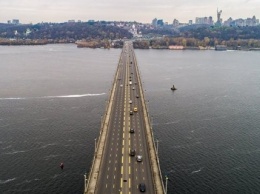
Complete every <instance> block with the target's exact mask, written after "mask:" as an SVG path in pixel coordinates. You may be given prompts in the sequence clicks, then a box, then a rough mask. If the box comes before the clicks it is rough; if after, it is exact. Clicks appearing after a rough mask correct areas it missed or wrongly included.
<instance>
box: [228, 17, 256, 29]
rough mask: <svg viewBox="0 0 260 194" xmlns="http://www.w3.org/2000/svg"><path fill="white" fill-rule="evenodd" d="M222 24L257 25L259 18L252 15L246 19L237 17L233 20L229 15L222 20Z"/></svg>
mask: <svg viewBox="0 0 260 194" xmlns="http://www.w3.org/2000/svg"><path fill="white" fill-rule="evenodd" d="M224 25H225V26H241V27H243V26H257V25H259V19H256V17H255V16H253V17H252V18H247V19H242V18H239V19H236V20H233V19H232V18H231V17H230V18H229V19H228V20H226V21H225V22H224Z"/></svg>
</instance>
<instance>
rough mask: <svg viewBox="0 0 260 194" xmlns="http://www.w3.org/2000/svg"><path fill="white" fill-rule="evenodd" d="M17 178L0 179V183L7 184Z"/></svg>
mask: <svg viewBox="0 0 260 194" xmlns="http://www.w3.org/2000/svg"><path fill="white" fill-rule="evenodd" d="M15 179H16V178H12V179H7V180H0V184H5V183H9V182H12V181H14V180H15Z"/></svg>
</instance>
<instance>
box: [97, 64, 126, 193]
mask: <svg viewBox="0 0 260 194" xmlns="http://www.w3.org/2000/svg"><path fill="white" fill-rule="evenodd" d="M121 61H122V63H124V61H125V60H124V59H122V60H121ZM121 68H122V69H120V71H119V75H118V77H120V76H121V77H122V78H124V77H125V75H124V70H125V67H124V65H122V67H121ZM124 82H125V81H124V79H121V80H119V81H118V84H117V85H116V91H115V96H114V100H113V101H114V106H113V108H112V111H111V119H110V123H109V127H108V134H107V138H108V139H109V140H112V141H106V146H105V152H104V155H103V160H102V165H101V172H105V173H103V174H102V173H101V174H100V176H99V185H98V187H97V192H96V193H114V192H118V191H119V190H120V182H119V181H118V180H120V177H121V172H120V169H121V163H120V162H121V157H122V152H121V150H120V151H119V147H121V146H122V141H121V139H122V137H121V136H122V128H123V115H124V113H123V111H122V110H123V108H122V107H123V106H124V98H123V96H124V89H125V87H121V84H123V86H124V85H125V84H124Z"/></svg>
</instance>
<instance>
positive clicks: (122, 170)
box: [84, 42, 165, 194]
mask: <svg viewBox="0 0 260 194" xmlns="http://www.w3.org/2000/svg"><path fill="white" fill-rule="evenodd" d="M110 91H111V92H110V98H109V102H108V104H107V107H106V110H105V115H104V116H103V120H102V123H101V129H100V135H99V138H98V140H97V142H95V154H94V158H93V162H92V166H91V169H90V172H89V174H88V175H85V189H84V193H85V194H135V193H139V192H141V191H142V190H143V189H144V187H145V192H146V193H149V194H164V193H165V189H164V186H163V181H162V175H161V170H160V165H159V159H158V156H157V153H156V147H155V143H154V138H153V131H152V128H151V122H150V117H149V115H148V111H147V107H146V104H145V98H144V93H143V89H142V82H141V78H140V74H139V70H138V66H137V60H136V57H135V54H134V49H133V45H132V43H131V42H125V44H124V47H123V49H122V52H121V55H120V59H119V63H118V66H117V70H116V74H115V78H114V82H113V85H112V89H111V90H110ZM140 184H141V186H140ZM144 185H145V186H144Z"/></svg>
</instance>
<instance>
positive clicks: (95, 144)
mask: <svg viewBox="0 0 260 194" xmlns="http://www.w3.org/2000/svg"><path fill="white" fill-rule="evenodd" d="M96 151H97V138H95V153H96Z"/></svg>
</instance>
